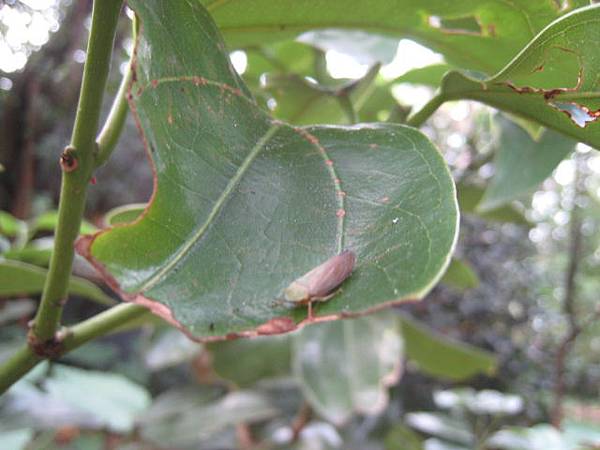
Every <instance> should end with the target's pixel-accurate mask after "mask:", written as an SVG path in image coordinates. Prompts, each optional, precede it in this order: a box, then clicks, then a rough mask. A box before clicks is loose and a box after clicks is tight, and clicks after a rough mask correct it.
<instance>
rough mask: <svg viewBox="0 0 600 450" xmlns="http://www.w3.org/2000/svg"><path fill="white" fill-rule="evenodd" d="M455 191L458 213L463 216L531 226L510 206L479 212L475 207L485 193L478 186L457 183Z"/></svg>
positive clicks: (521, 214) (520, 213) (519, 212)
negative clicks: (467, 215)
mask: <svg viewBox="0 0 600 450" xmlns="http://www.w3.org/2000/svg"><path fill="white" fill-rule="evenodd" d="M457 191H458V194H457V195H458V204H459V206H460V211H461V212H462V213H464V214H474V215H476V216H479V217H481V218H482V219H485V220H489V221H492V222H509V223H515V224H517V225H526V226H531V222H529V221H528V220H527V218H526V217H525V216H524V215H523V213H522V212H521V211H519V210H518V209H517V208H515V207H514V206H512V205H504V206H501V207H499V208H495V209H493V210H491V211H485V212H481V211H479V210H478V209H477V205H479V203H480V202H481V199H482V198H483V194H484V192H485V191H484V189H483V188H481V187H479V186H475V185H472V184H464V183H458V185H457Z"/></svg>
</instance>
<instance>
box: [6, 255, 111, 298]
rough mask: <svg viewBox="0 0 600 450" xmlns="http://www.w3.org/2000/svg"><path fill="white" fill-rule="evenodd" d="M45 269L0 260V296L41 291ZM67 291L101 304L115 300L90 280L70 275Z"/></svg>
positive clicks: (30, 293) (35, 293)
mask: <svg viewBox="0 0 600 450" xmlns="http://www.w3.org/2000/svg"><path fill="white" fill-rule="evenodd" d="M47 272H48V271H47V270H46V269H44V268H42V267H37V266H33V265H31V264H26V263H23V262H19V261H0V298H2V297H16V296H21V295H37V294H39V293H41V292H42V290H43V288H44V283H45V281H46V274H47ZM69 293H70V294H75V295H80V296H82V297H85V298H89V299H90V300H94V301H96V302H98V303H100V304H103V305H114V304H115V301H114V300H113V299H112V298H110V297H109V296H108V295H106V294H105V293H104V292H102V290H101V289H100V288H99V287H98V286H96V285H95V284H93V283H91V282H90V281H88V280H86V279H84V278H80V277H76V276H71V278H70V281H69Z"/></svg>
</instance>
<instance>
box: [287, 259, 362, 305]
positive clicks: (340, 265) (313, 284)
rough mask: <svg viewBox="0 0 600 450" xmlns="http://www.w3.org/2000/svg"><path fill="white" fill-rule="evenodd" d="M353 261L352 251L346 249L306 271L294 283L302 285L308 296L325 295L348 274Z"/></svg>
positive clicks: (350, 271)
mask: <svg viewBox="0 0 600 450" xmlns="http://www.w3.org/2000/svg"><path fill="white" fill-rule="evenodd" d="M355 262H356V255H355V254H354V252H353V251H351V250H346V251H344V252H342V253H340V254H339V255H335V256H333V257H331V258H329V259H328V260H327V261H325V262H324V263H323V264H321V265H319V266H317V267H315V268H314V269H312V270H311V271H309V272H307V273H306V274H305V275H303V276H302V277H300V278H298V279H297V280H296V281H295V283H297V284H299V285H302V286H304V287H305V288H306V291H307V292H308V295H309V297H310V298H315V297H317V298H318V297H325V296H326V295H327V294H329V293H331V291H333V290H334V289H335V288H336V287H338V286H339V285H340V284H342V282H343V281H344V280H345V279H346V278H348V277H349V276H350V274H351V273H352V270H353V269H354V264H355Z"/></svg>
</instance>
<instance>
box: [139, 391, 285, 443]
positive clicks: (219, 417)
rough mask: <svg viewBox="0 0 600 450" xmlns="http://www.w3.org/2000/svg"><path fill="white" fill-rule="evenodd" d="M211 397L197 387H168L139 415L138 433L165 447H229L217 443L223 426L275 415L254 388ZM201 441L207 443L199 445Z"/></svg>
mask: <svg viewBox="0 0 600 450" xmlns="http://www.w3.org/2000/svg"><path fill="white" fill-rule="evenodd" d="M214 397H215V395H214V393H213V392H206V391H203V390H202V389H200V388H196V389H182V390H171V391H167V392H166V393H164V394H162V395H160V396H159V397H158V398H157V399H156V400H155V401H154V403H153V404H152V406H151V407H150V408H149V409H148V411H146V412H145V413H144V414H143V415H141V416H140V418H139V423H140V428H141V435H142V436H143V437H144V438H145V439H147V440H149V441H152V442H156V443H157V444H159V445H161V446H164V447H168V448H182V447H185V448H189V447H193V448H232V447H231V446H223V447H221V446H218V445H217V444H216V439H217V438H218V436H219V435H221V434H223V433H224V431H225V430H227V429H228V428H231V427H233V426H235V425H238V424H241V423H247V424H253V423H256V422H259V421H263V420H265V419H269V418H271V417H274V416H277V415H278V411H277V409H276V408H274V407H273V406H272V405H271V404H270V402H269V401H268V399H266V398H265V397H264V396H263V395H261V394H259V393H257V392H252V391H235V392H231V393H229V394H227V395H226V396H224V397H222V398H219V399H215V398H214ZM203 441H204V442H205V443H206V444H208V442H210V445H207V446H206V447H205V446H200V445H199V443H201V442H203ZM207 441H208V442H207Z"/></svg>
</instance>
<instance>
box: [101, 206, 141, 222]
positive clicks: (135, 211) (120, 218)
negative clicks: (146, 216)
mask: <svg viewBox="0 0 600 450" xmlns="http://www.w3.org/2000/svg"><path fill="white" fill-rule="evenodd" d="M145 207H146V204H145V203H131V204H129V205H122V206H118V207H116V208H113V209H111V210H110V211H109V212H107V213H106V214H105V215H104V218H103V221H104V223H105V224H106V226H107V227H110V226H114V225H119V224H123V223H130V222H133V221H134V220H135V219H137V218H138V217H139V216H140V215H141V214H142V213H143V212H144V208H145Z"/></svg>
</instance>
